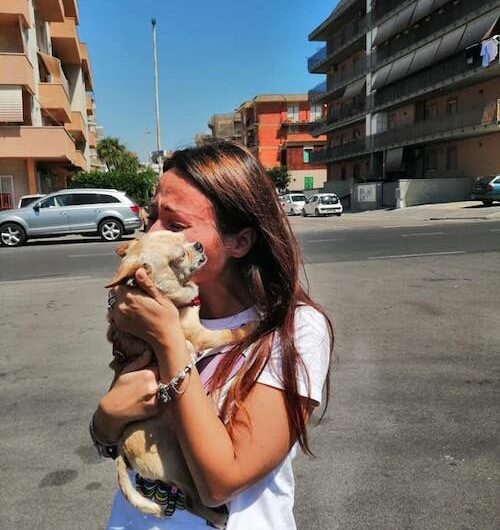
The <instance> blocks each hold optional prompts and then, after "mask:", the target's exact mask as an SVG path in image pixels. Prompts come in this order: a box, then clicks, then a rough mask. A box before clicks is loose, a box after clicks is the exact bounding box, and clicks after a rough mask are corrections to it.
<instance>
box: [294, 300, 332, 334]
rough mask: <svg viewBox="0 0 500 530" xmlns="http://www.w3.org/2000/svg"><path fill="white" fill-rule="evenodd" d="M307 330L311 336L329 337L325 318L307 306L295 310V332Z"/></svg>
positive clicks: (303, 305) (317, 310)
mask: <svg viewBox="0 0 500 530" xmlns="http://www.w3.org/2000/svg"><path fill="white" fill-rule="evenodd" d="M301 329H308V330H309V332H310V333H311V334H317V335H320V336H323V335H325V334H326V335H329V333H328V321H327V318H326V316H325V315H324V314H323V313H322V312H321V311H320V310H319V309H316V308H315V307H313V306H311V305H307V304H302V305H298V306H297V307H296V308H295V332H297V331H299V330H301Z"/></svg>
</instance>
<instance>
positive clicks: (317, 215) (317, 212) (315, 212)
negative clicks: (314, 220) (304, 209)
mask: <svg viewBox="0 0 500 530" xmlns="http://www.w3.org/2000/svg"><path fill="white" fill-rule="evenodd" d="M314 215H315V216H316V217H319V216H320V215H321V214H320V213H319V210H318V209H317V208H316V209H315V210H314Z"/></svg>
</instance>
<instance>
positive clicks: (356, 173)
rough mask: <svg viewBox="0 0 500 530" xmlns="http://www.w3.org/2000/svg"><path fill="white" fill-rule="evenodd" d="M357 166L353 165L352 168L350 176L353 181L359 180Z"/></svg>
mask: <svg viewBox="0 0 500 530" xmlns="http://www.w3.org/2000/svg"><path fill="white" fill-rule="evenodd" d="M360 174H361V173H360V170H359V164H354V165H353V166H352V176H353V178H354V179H359V176H360Z"/></svg>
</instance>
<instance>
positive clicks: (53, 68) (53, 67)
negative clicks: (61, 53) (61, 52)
mask: <svg viewBox="0 0 500 530" xmlns="http://www.w3.org/2000/svg"><path fill="white" fill-rule="evenodd" d="M38 55H39V57H40V59H41V60H42V61H43V64H44V65H45V68H47V70H48V71H49V74H50V75H51V76H54V77H55V79H53V82H54V81H59V82H60V81H61V61H60V60H59V59H56V58H55V57H52V55H48V54H46V53H42V52H38Z"/></svg>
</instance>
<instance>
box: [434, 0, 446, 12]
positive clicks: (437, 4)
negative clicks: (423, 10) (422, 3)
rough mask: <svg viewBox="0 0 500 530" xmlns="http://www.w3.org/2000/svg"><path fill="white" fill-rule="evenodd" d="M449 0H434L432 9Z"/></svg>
mask: <svg viewBox="0 0 500 530" xmlns="http://www.w3.org/2000/svg"><path fill="white" fill-rule="evenodd" d="M449 1H450V0H434V5H433V6H432V10H433V11H434V10H435V9H438V8H439V7H441V6H442V5H444V4H446V2H449Z"/></svg>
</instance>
